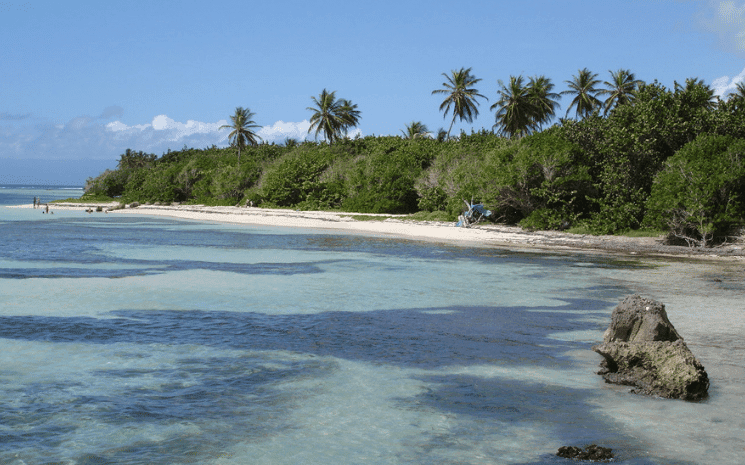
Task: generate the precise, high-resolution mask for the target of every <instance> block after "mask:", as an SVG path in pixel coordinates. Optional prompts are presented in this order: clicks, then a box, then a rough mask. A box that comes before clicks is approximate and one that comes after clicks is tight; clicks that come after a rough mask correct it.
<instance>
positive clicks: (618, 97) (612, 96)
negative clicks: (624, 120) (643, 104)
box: [598, 69, 644, 115]
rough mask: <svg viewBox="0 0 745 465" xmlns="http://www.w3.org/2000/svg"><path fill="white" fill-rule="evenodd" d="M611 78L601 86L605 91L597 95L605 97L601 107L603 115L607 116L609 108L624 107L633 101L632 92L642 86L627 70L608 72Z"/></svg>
mask: <svg viewBox="0 0 745 465" xmlns="http://www.w3.org/2000/svg"><path fill="white" fill-rule="evenodd" d="M608 72H609V73H610V76H611V80H610V81H605V82H603V84H605V86H606V87H607V89H602V90H599V91H598V95H607V96H608V98H607V99H605V103H604V104H603V106H604V107H605V111H604V114H606V115H607V114H608V112H609V111H610V110H611V108H615V107H617V106H618V105H624V104H627V103H630V102H632V101H633V100H634V92H635V91H636V90H637V89H638V88H639V86H641V85H642V84H644V81H642V80H640V79H636V76H634V73H632V72H631V71H629V70H628V69H619V70H618V71H616V72H613V71H610V70H609V71H608Z"/></svg>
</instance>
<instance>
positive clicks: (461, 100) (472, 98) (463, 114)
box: [432, 68, 489, 138]
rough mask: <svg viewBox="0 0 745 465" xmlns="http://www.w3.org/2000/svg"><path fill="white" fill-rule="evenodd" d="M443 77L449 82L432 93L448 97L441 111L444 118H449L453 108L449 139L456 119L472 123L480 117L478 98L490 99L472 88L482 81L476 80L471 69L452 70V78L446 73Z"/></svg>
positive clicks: (443, 102) (441, 106)
mask: <svg viewBox="0 0 745 465" xmlns="http://www.w3.org/2000/svg"><path fill="white" fill-rule="evenodd" d="M442 75H443V76H445V79H447V82H443V83H442V85H443V87H444V89H435V90H433V91H432V93H433V94H445V95H447V97H446V98H445V100H443V101H442V104H441V105H440V111H443V110H444V111H445V114H444V115H443V118H444V117H446V116H447V114H448V112H449V111H450V107H451V106H452V107H453V120H452V121H451V122H450V127H449V128H448V133H447V137H448V138H449V137H450V131H451V130H452V129H453V124H454V123H455V118H460V120H461V121H463V120H466V121H468V122H469V123H471V122H473V119H474V118H475V117H477V116H478V115H479V110H478V108H476V106H477V105H478V104H479V103H478V102H477V101H476V97H483V98H485V99H486V100H489V99H488V98H486V97H484V96H483V95H481V94H479V93H478V92H479V91H478V90H477V89H474V88H472V87H471V86H473V85H474V84H476V83H477V82H479V81H481V79H476V78H475V77H474V76H472V75H471V68H468V69H466V68H461V69H460V70H458V71H455V70H452V71H450V76H448V75H447V74H445V73H442Z"/></svg>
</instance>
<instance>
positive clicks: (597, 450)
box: [556, 444, 613, 462]
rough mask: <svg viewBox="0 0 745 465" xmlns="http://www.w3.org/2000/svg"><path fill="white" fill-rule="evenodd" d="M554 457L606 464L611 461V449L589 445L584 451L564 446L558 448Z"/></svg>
mask: <svg viewBox="0 0 745 465" xmlns="http://www.w3.org/2000/svg"><path fill="white" fill-rule="evenodd" d="M556 455H557V456H559V457H564V458H567V459H575V460H590V461H592V462H608V461H610V460H612V459H613V449H610V448H608V447H600V446H596V445H595V444H592V445H589V446H587V447H585V448H584V449H580V448H579V447H575V446H564V447H559V451H558V452H557V453H556Z"/></svg>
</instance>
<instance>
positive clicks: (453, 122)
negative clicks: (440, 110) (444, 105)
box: [448, 112, 455, 140]
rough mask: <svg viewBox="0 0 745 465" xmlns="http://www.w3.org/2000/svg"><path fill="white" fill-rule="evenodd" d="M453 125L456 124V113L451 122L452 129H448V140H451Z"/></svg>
mask: <svg viewBox="0 0 745 465" xmlns="http://www.w3.org/2000/svg"><path fill="white" fill-rule="evenodd" d="M453 124H455V112H453V120H452V121H451V122H450V127H449V128H448V140H450V130H451V129H453Z"/></svg>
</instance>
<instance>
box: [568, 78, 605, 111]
mask: <svg viewBox="0 0 745 465" xmlns="http://www.w3.org/2000/svg"><path fill="white" fill-rule="evenodd" d="M597 77H598V75H597V74H595V73H592V72H591V71H590V70H589V69H587V68H584V69H581V70H580V71H579V74H578V75H577V76H572V80H571V81H564V82H566V83H567V84H569V90H565V91H563V92H560V94H561V95H565V94H569V95H576V97H574V100H572V103H571V104H570V105H569V108H567V113H566V116H569V111H570V110H571V109H572V107H574V106H576V107H577V113H576V115H577V116H579V117H582V118H584V117H586V116H588V115H591V114H592V113H593V112H594V111H595V110H596V109H598V108H600V107H601V106H602V103H601V102H600V100H598V98H597V97H596V95H597V93H598V92H599V91H598V89H596V88H595V86H596V85H598V84H600V81H599V80H597V79H595V78H597Z"/></svg>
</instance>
